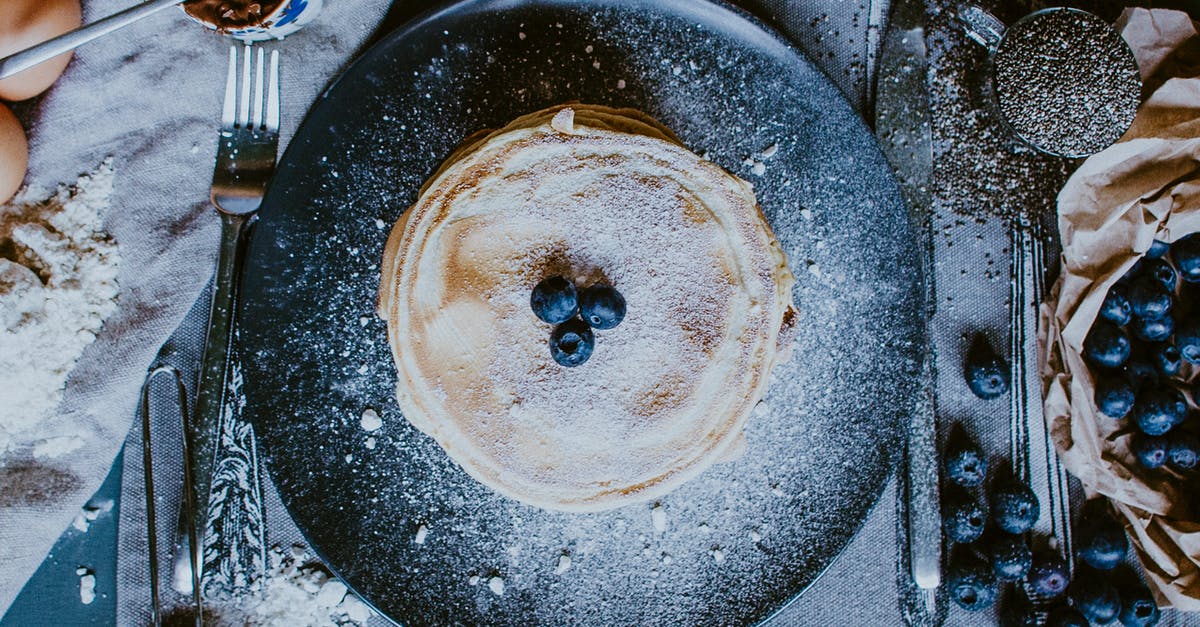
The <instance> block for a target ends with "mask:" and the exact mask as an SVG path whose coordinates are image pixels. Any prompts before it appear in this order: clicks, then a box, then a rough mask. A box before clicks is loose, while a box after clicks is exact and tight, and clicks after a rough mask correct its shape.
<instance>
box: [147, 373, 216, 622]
mask: <svg viewBox="0 0 1200 627" xmlns="http://www.w3.org/2000/svg"><path fill="white" fill-rule="evenodd" d="M160 374H170V375H171V376H172V377H173V380H174V382H175V392H176V395H177V396H176V402H178V404H179V405H178V407H179V415H180V417H181V418H182V421H183V429H182V431H181V433H183V434H185V435H184V437H183V438H182V444H181V446H182V453H183V503H182V508H181V510H182V513H183V515H184V516H185V517H191V516H192V513H193V512H195V511H196V500H195V498H194V494H195V493H194V492H193V491H192V484H191V464H190V463H189V460H190V459H191V451H190V450H189V448H188V438H187V436H186V434H187V432H188V430H189V429H190V428H191V420H190V419H189V414H188V397H187V388H186V387H184V385H183V376H182V375H181V374H180V373H179V370H178V369H177V368H175V367H174V366H169V365H165V364H156V365H154V366H151V368H150V371H149V372H148V373H147V374H146V378H145V379H144V380H143V381H142V393H141V397H142V405H141V410H142V474H143V478H144V480H145V483H146V551H147V553H148V556H147V557H148V558H149V562H148V563H149V568H150V603H151V605H150V624H151V625H154V627H158V626H159V625H162V617H163V612H162V595H161V594H160V592H159V586H158V571H159V565H158V516H157V514H156V508H155V505H156V503H157V501H156V499H155V496H154V449H153V447H152V446H151V442H152V440H153V438H152V432H151V428H150V425H151V423H152V422H153V420H151V414H150V384H151V383H152V382H153V381H154V379H155V377H157V376H158V375H160ZM194 539H195V536H191V540H193V541H194ZM190 543H191V544H192V546H191V547H190V550H189V552H188V555H189V556H194V555H197V554H198V547H196V546H194V544H195V543H194V542H190ZM190 566H191V572H192V575H193V577H194V576H195V575H196V574H197V573H199V567H198V565H197V564H195V563H192V564H191V565H190ZM192 603H193V606H194V610H195V612H196V616H197V617H199V616H201V615H202V613H203V605H202V601H201V599H200V586H199V582H198V581H195V580H193V582H192ZM197 621H199V618H197Z"/></svg>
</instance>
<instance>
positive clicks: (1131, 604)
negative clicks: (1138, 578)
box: [1117, 582, 1161, 627]
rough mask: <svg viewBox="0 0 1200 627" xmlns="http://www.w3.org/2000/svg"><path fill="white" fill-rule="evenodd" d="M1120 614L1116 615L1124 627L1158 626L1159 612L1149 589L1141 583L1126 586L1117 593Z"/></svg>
mask: <svg viewBox="0 0 1200 627" xmlns="http://www.w3.org/2000/svg"><path fill="white" fill-rule="evenodd" d="M1118 594H1119V595H1120V597H1121V612H1120V614H1118V615H1117V618H1118V619H1120V621H1121V624H1122V625H1124V626H1125V627H1152V626H1153V625H1157V624H1158V619H1159V618H1160V616H1161V612H1159V611H1158V604H1157V603H1155V601H1154V595H1152V594H1150V589H1149V588H1147V587H1146V586H1145V584H1142V583H1141V582H1137V583H1132V584H1127V585H1125V586H1122V588H1121V589H1120V590H1119V591H1118Z"/></svg>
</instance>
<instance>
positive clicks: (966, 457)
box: [942, 423, 988, 487]
mask: <svg viewBox="0 0 1200 627" xmlns="http://www.w3.org/2000/svg"><path fill="white" fill-rule="evenodd" d="M987 469H988V463H987V457H986V456H984V454H983V450H982V449H980V448H979V445H978V444H976V443H975V442H974V441H973V440H971V436H969V435H967V432H966V431H965V430H964V429H963V428H962V425H960V424H957V423H955V425H954V426H953V427H951V429H950V435H949V437H947V438H946V450H945V451H944V452H943V453H942V470H943V472H944V473H945V479H946V480H947V481H949V482H951V483H955V484H958V485H960V486H965V487H973V486H977V485H983V480H984V479H985V478H986V477H987Z"/></svg>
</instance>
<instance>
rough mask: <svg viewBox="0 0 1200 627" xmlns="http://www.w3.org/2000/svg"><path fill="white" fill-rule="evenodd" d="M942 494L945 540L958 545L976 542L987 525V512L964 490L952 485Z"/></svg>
mask: <svg viewBox="0 0 1200 627" xmlns="http://www.w3.org/2000/svg"><path fill="white" fill-rule="evenodd" d="M942 494H943V498H942V529H943V530H944V531H945V532H946V538H947V539H948V540H950V541H951V542H955V543H958V544H969V543H971V542H974V541H976V540H978V539H979V536H981V535H983V527H984V525H985V524H987V512H986V511H984V508H983V504H982V503H980V502H979V501H978V500H976V499H975V498H974V497H972V496H971V494H970V493H969V492H967V491H966V490H964V489H962V488H960V487H958V486H954V485H951V486H948V487H947V489H946V490H944V491H943V493H942Z"/></svg>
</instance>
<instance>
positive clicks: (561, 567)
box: [554, 553, 571, 575]
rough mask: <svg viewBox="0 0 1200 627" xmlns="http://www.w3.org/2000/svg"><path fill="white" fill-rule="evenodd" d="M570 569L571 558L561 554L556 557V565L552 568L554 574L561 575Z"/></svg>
mask: <svg viewBox="0 0 1200 627" xmlns="http://www.w3.org/2000/svg"><path fill="white" fill-rule="evenodd" d="M570 568H571V556H570V555H567V554H566V553H563V554H562V555H559V556H558V565H557V566H555V567H554V574H555V575H561V574H563V573H565V572H567V570H569V569H570Z"/></svg>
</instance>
